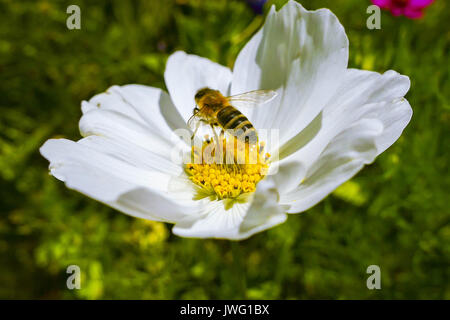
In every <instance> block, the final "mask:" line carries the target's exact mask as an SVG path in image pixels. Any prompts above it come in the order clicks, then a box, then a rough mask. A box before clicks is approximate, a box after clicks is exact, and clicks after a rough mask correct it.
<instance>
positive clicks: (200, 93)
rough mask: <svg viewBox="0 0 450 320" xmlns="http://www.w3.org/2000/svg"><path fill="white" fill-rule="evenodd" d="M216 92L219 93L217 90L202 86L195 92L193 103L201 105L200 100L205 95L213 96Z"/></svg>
mask: <svg viewBox="0 0 450 320" xmlns="http://www.w3.org/2000/svg"><path fill="white" fill-rule="evenodd" d="M217 94H220V92H219V91H217V90H213V89H210V88H203V89H200V90H198V91H197V93H196V94H195V103H196V104H197V105H198V106H200V107H201V106H202V104H203V103H202V100H203V99H204V98H206V97H209V98H212V97H214V96H216V95H217Z"/></svg>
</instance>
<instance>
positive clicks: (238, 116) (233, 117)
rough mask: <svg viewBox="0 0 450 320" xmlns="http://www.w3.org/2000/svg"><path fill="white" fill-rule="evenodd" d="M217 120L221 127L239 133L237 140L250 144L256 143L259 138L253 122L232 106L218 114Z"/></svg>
mask: <svg viewBox="0 0 450 320" xmlns="http://www.w3.org/2000/svg"><path fill="white" fill-rule="evenodd" d="M217 120H218V122H219V124H220V126H221V127H222V128H223V129H225V130H228V129H232V130H235V131H237V132H239V130H242V132H239V134H238V136H237V138H238V139H240V140H245V141H247V142H250V143H256V142H257V140H258V136H257V134H256V130H255V128H254V127H253V125H252V124H251V122H250V121H249V120H248V119H247V117H246V116H244V115H243V114H242V113H241V112H240V111H239V110H237V109H236V108H234V107H232V106H227V107H225V108H223V109H222V110H220V111H219V112H218V113H217Z"/></svg>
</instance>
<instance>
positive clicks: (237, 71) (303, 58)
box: [231, 1, 348, 144]
mask: <svg viewBox="0 0 450 320" xmlns="http://www.w3.org/2000/svg"><path fill="white" fill-rule="evenodd" d="M347 61H348V39H347V36H346V34H345V31H344V28H343V27H342V25H341V24H340V23H339V21H338V19H337V18H336V16H335V15H334V14H333V13H332V12H331V11H329V10H327V9H321V10H317V11H307V10H305V9H304V8H303V7H302V6H301V5H300V4H298V3H296V2H294V1H290V2H289V3H288V4H286V5H285V6H284V7H283V8H282V9H281V10H280V11H279V12H275V9H274V7H272V10H271V12H270V13H269V15H268V17H267V20H266V22H265V24H264V27H263V28H262V30H260V31H259V32H258V33H257V34H256V35H255V36H254V37H253V38H252V39H251V41H250V42H249V43H248V44H247V45H246V46H245V47H244V49H243V50H242V51H241V53H240V54H239V56H238V58H237V60H236V64H235V67H234V71H233V83H232V90H231V91H232V94H238V93H242V92H246V91H251V90H255V89H272V90H277V91H278V93H279V94H278V96H277V98H276V99H274V101H273V102H271V103H269V104H267V105H264V106H261V107H259V108H256V109H254V112H253V113H252V114H249V115H248V116H249V119H250V120H251V121H252V122H253V124H254V125H255V127H256V128H257V129H271V128H276V129H280V142H281V144H283V143H284V142H285V141H287V140H288V139H289V138H291V137H292V136H294V135H295V134H297V133H298V132H299V131H300V130H302V129H303V128H305V127H306V126H307V125H308V124H309V123H310V122H311V121H312V120H313V119H314V118H315V117H316V116H317V115H318V114H319V112H320V111H321V110H322V109H323V107H324V106H325V105H326V103H327V102H328V101H329V100H330V98H331V97H332V95H333V94H334V92H335V91H336V89H337V87H338V85H339V83H340V81H341V79H342V77H343V75H344V74H345V70H346V68H347Z"/></svg>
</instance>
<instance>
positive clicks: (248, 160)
mask: <svg viewBox="0 0 450 320" xmlns="http://www.w3.org/2000/svg"><path fill="white" fill-rule="evenodd" d="M219 142H220V143H216V142H215V141H214V139H209V138H208V139H206V141H204V142H203V143H202V145H201V146H198V147H195V146H194V147H192V149H191V162H190V163H188V164H186V166H185V171H186V173H187V175H188V177H189V179H190V180H191V181H192V182H193V183H194V184H195V185H197V186H198V187H200V189H201V191H202V194H204V195H209V196H213V197H215V198H217V199H227V198H237V197H239V196H241V195H243V194H248V193H252V192H254V191H255V190H256V185H257V184H258V182H259V181H261V179H263V178H264V176H265V175H266V174H267V170H268V160H269V157H270V155H269V154H268V153H266V154H264V153H263V151H264V144H263V143H260V144H258V145H249V144H248V143H243V142H240V141H238V140H237V139H236V138H235V137H231V138H228V139H226V138H220V139H219Z"/></svg>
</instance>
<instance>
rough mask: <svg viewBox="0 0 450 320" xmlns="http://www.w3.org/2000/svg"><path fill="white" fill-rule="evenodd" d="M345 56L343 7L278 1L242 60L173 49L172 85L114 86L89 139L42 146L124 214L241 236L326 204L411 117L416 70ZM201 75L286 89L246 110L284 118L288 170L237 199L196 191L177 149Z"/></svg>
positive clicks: (203, 233)
mask: <svg viewBox="0 0 450 320" xmlns="http://www.w3.org/2000/svg"><path fill="white" fill-rule="evenodd" d="M347 61H348V39H347V36H346V34H345V31H344V28H343V26H342V25H341V24H340V23H339V21H338V19H337V18H336V16H335V15H334V14H333V13H332V12H330V11H329V10H327V9H321V10H317V11H307V10H305V9H304V8H303V7H302V6H301V5H299V4H298V3H296V2H294V1H291V2H289V3H287V4H286V5H285V6H284V7H283V8H282V9H281V10H280V11H278V12H276V11H275V9H274V7H272V8H271V11H270V13H269V14H268V17H267V20H266V22H265V24H264V26H263V27H262V29H261V30H260V31H259V32H258V33H256V35H255V36H254V37H253V38H252V39H251V40H250V41H249V43H247V45H246V46H245V47H244V48H243V50H242V51H241V52H240V53H239V56H238V58H237V60H236V63H235V66H234V69H233V71H231V70H230V69H228V68H226V67H223V66H221V65H218V64H216V63H214V62H211V61H209V60H208V59H205V58H201V57H198V56H195V55H188V54H186V53H184V52H176V53H174V54H173V55H171V56H170V58H169V59H168V61H167V66H166V71H165V75H164V76H165V82H166V85H167V88H168V91H169V94H167V93H166V92H164V91H162V90H160V89H158V88H152V87H147V86H143V85H125V86H113V87H111V88H110V89H109V90H108V91H107V92H105V93H102V94H99V95H96V96H95V97H93V98H92V99H91V100H89V101H88V102H86V101H83V103H82V111H83V116H82V118H81V120H80V131H81V134H82V135H83V137H84V138H83V139H81V140H79V141H77V142H73V141H70V140H66V139H52V140H49V141H47V142H46V143H45V144H44V146H43V147H42V148H41V153H42V155H43V156H44V157H45V158H47V159H48V160H49V161H50V170H51V174H52V175H53V176H55V177H56V178H57V179H59V180H61V181H64V182H65V184H66V186H67V187H68V188H70V189H74V190H77V191H79V192H81V193H83V194H85V195H87V196H89V197H91V198H94V199H96V200H98V201H101V202H103V203H105V204H107V205H109V206H111V207H113V208H115V209H117V210H119V211H122V212H124V213H126V214H129V215H132V216H135V217H139V218H144V219H149V220H155V221H163V222H169V223H174V224H175V226H174V227H173V232H174V233H175V234H177V235H179V236H182V237H199V238H208V237H212V238H226V239H244V238H247V237H249V236H251V235H253V234H255V233H257V232H260V231H262V230H265V229H268V228H271V227H273V226H275V225H278V224H280V223H282V222H284V221H285V220H286V218H287V213H298V212H302V211H305V210H307V209H308V208H311V207H312V206H314V205H315V204H317V203H318V202H319V201H321V200H322V199H323V198H324V197H326V196H327V195H328V194H329V193H330V192H332V191H333V190H334V189H335V188H337V187H338V186H339V185H340V184H342V183H343V182H345V181H347V180H348V179H350V178H351V177H352V176H354V175H355V174H356V173H357V172H358V171H359V170H361V168H362V167H363V166H364V165H365V164H368V163H371V162H372V161H374V159H375V157H376V156H378V155H379V154H380V153H381V152H383V151H384V150H386V148H388V147H389V146H390V145H391V144H392V143H394V141H395V140H397V139H398V138H399V136H400V134H401V133H402V131H403V129H404V128H405V126H406V125H407V124H408V122H409V121H410V119H411V115H412V110H411V107H410V106H409V103H408V101H406V100H405V99H404V98H403V97H404V96H405V94H406V93H407V91H408V89H409V87H410V81H409V78H408V77H406V76H402V75H400V74H398V73H397V72H394V71H388V72H386V73H384V74H379V73H376V72H369V71H362V70H355V69H348V68H347ZM202 87H210V88H214V89H218V90H220V91H221V92H222V93H223V94H224V95H234V94H240V93H243V92H248V91H251V90H256V89H273V90H276V91H277V93H278V95H277V97H276V98H275V99H274V100H273V101H272V102H270V103H269V104H267V105H264V106H261V107H259V108H255V109H253V111H251V112H249V113H247V114H246V116H247V117H248V118H249V120H250V121H251V122H252V123H253V125H254V126H255V128H256V129H257V130H260V129H279V145H280V148H279V150H275V151H279V161H278V163H277V165H278V168H279V170H278V172H277V173H276V174H274V175H268V176H266V177H265V178H264V179H263V180H261V181H260V182H259V183H258V184H257V189H256V191H255V192H254V193H252V195H251V196H249V197H248V199H247V200H246V201H243V202H239V203H235V204H234V205H233V206H232V207H231V208H227V207H226V206H225V201H224V200H210V199H209V198H203V199H201V200H195V199H194V198H195V190H196V186H195V185H194V183H193V182H191V181H190V180H189V179H186V173H185V171H184V168H183V165H180V164H176V163H174V162H173V161H172V160H171V154H172V151H173V150H174V148H175V147H176V143H177V142H176V141H177V139H176V138H174V137H175V134H174V130H175V129H177V128H185V127H186V121H187V120H188V118H189V117H190V116H191V115H192V109H193V106H194V95H195V93H196V91H197V90H198V89H199V88H202ZM272 165H273V164H271V166H272Z"/></svg>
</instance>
